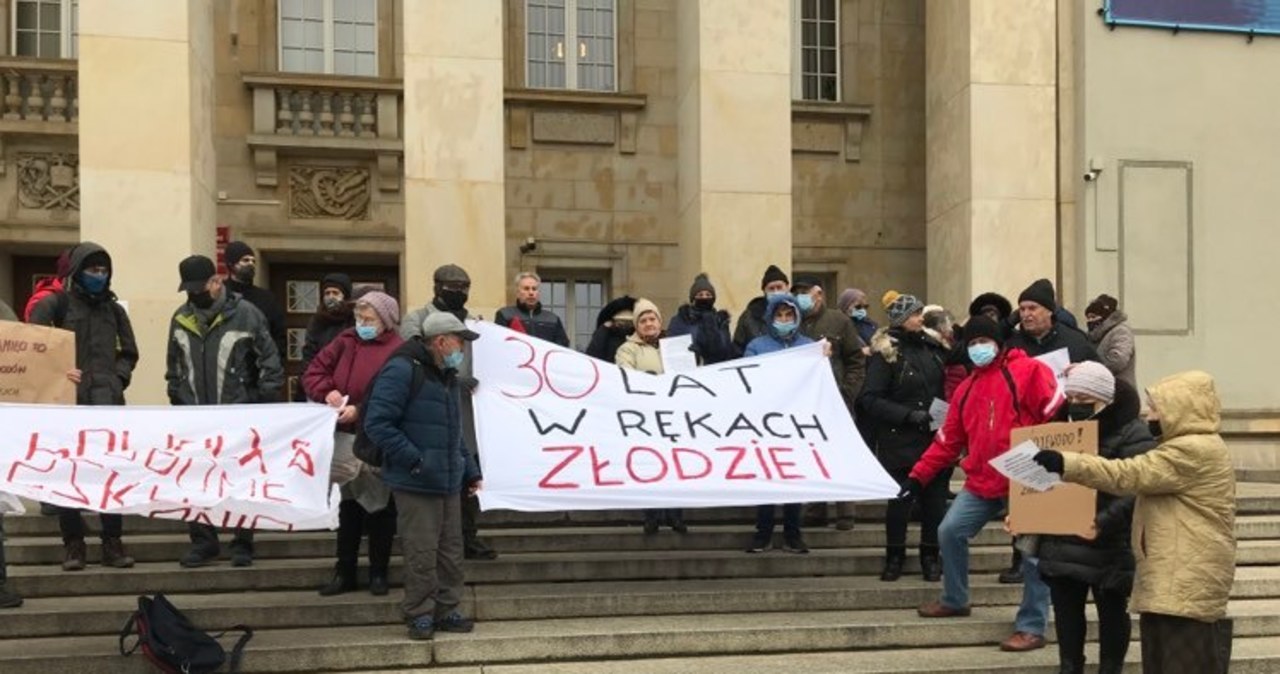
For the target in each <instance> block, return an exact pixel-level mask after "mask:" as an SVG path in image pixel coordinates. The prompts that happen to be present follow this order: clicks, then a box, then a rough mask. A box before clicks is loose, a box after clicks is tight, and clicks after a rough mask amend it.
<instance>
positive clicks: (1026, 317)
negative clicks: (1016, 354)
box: [1009, 279, 1101, 363]
mask: <svg viewBox="0 0 1280 674" xmlns="http://www.w3.org/2000/svg"><path fill="white" fill-rule="evenodd" d="M1057 311H1058V301H1057V299H1056V297H1055V294H1054V290H1053V284H1052V283H1050V282H1049V280H1048V279H1040V280H1038V281H1036V282H1035V283H1032V284H1031V285H1030V286H1029V287H1028V288H1027V289H1026V290H1024V291H1022V294H1021V295H1019V296H1018V329H1017V331H1016V332H1014V334H1013V335H1012V336H1011V337H1010V338H1009V347H1010V348H1013V349H1022V350H1023V351H1025V352H1026V353H1027V355H1028V356H1031V357H1032V358H1038V357H1040V356H1043V355H1045V354H1047V353H1053V352H1054V351H1057V350H1059V349H1066V350H1067V354H1068V356H1070V358H1071V362H1073V363H1079V362H1081V361H1086V360H1095V361H1096V360H1101V359H1099V358H1098V352H1097V351H1096V350H1095V349H1094V348H1093V345H1092V344H1090V343H1089V337H1088V336H1087V335H1085V334H1084V333H1083V332H1080V331H1079V330H1077V329H1075V328H1073V327H1071V326H1069V325H1065V324H1063V323H1061V322H1060V321H1059V320H1058V318H1057V316H1058V314H1057Z"/></svg>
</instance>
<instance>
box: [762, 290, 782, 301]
mask: <svg viewBox="0 0 1280 674" xmlns="http://www.w3.org/2000/svg"><path fill="white" fill-rule="evenodd" d="M786 294H787V291H785V290H783V291H781V292H776V293H765V295H764V298H765V299H766V300H772V299H773V298H775V297H782V296H783V295H786Z"/></svg>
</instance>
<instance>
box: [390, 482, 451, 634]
mask: <svg viewBox="0 0 1280 674" xmlns="http://www.w3.org/2000/svg"><path fill="white" fill-rule="evenodd" d="M394 498H395V500H396V510H397V511H399V516H398V523H399V527H400V548H401V550H403V551H404V601H402V602H401V604H400V610H401V611H402V612H403V613H404V616H405V617H406V618H408V619H410V620H412V619H414V618H420V617H423V616H431V617H434V618H443V617H445V616H446V615H448V614H449V612H450V611H452V610H453V609H454V607H456V606H457V605H458V603H459V602H461V601H462V583H463V575H462V514H461V512H460V511H461V510H462V501H463V499H462V498H460V496H459V495H458V494H451V495H448V496H443V495H441V496H433V495H427V494H413V493H409V492H404V491H397V492H395V496H394Z"/></svg>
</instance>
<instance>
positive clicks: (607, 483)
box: [587, 445, 622, 487]
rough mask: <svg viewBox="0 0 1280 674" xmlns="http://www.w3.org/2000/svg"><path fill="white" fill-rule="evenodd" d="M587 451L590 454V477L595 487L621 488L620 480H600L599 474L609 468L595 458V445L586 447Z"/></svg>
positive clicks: (605, 462) (597, 457) (604, 462)
mask: <svg viewBox="0 0 1280 674" xmlns="http://www.w3.org/2000/svg"><path fill="white" fill-rule="evenodd" d="M587 451H588V452H590V453H591V477H592V478H593V479H594V481H595V483H596V486H597V487H619V486H622V480H601V479H600V473H601V472H603V471H604V469H605V468H608V467H609V462H608V461H601V460H600V457H599V456H596V448H595V445H592V446H591V447H588V448H587Z"/></svg>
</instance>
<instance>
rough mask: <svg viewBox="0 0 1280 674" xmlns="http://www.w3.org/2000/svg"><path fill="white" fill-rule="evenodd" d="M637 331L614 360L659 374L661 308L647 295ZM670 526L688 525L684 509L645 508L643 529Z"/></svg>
mask: <svg viewBox="0 0 1280 674" xmlns="http://www.w3.org/2000/svg"><path fill="white" fill-rule="evenodd" d="M634 313H635V317H636V318H635V321H636V322H635V325H636V331H635V332H633V333H632V334H631V336H630V337H628V338H627V341H626V343H624V344H623V345H622V346H620V347H618V353H617V355H615V356H614V357H613V362H615V363H617V364H618V367H621V368H624V369H627V370H639V371H641V372H648V373H649V374H662V352H661V351H660V350H658V340H659V339H661V338H662V312H660V311H658V306H657V305H655V304H654V303H653V302H650V301H649V300H646V299H638V300H636V307H635V312H634ZM663 519H665V520H666V523H667V524H669V525H670V526H671V530H672V531H675V532H677V533H681V534H683V533H687V532H688V531H689V527H687V526H685V523H684V511H683V510H680V509H679V508H670V509H665V510H664V509H657V508H648V509H645V511H644V532H645V533H646V534H655V533H658V525H659V524H660V522H661V520H663Z"/></svg>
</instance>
